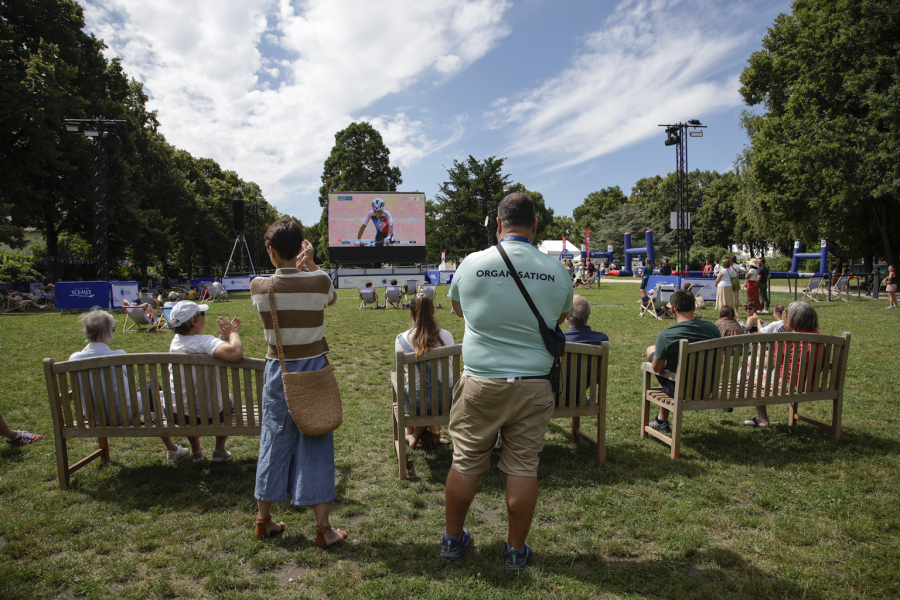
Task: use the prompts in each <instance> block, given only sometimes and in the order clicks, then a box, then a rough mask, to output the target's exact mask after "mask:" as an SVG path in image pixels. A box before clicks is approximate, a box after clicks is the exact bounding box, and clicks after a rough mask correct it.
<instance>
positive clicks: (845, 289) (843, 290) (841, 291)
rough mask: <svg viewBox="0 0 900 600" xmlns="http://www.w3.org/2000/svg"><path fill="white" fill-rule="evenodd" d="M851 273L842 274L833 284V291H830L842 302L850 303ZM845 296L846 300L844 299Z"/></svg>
mask: <svg viewBox="0 0 900 600" xmlns="http://www.w3.org/2000/svg"><path fill="white" fill-rule="evenodd" d="M851 276H852V273H844V274H843V275H841V278H840V279H838V280H837V283H836V284H834V289H833V290H832V291H833V292H834V293H836V294H837V297H838V298H840V299H841V300H843V301H844V302H850V277H851ZM844 296H846V298H845V297H844Z"/></svg>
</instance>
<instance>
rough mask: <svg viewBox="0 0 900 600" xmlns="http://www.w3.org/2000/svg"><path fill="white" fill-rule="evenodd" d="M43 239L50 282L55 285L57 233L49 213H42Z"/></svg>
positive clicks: (57, 254) (58, 265) (56, 274)
mask: <svg viewBox="0 0 900 600" xmlns="http://www.w3.org/2000/svg"><path fill="white" fill-rule="evenodd" d="M44 239H45V240H46V241H47V256H48V257H50V281H52V282H53V283H56V280H57V279H58V278H59V274H60V268H59V267H60V263H59V232H58V231H57V230H56V226H55V225H54V224H53V215H51V214H50V212H49V211H45V212H44Z"/></svg>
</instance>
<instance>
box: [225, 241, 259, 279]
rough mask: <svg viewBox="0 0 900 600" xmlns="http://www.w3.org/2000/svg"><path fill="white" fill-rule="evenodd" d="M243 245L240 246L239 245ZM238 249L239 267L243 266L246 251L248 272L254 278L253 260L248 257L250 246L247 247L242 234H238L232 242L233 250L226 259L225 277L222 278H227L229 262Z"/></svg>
mask: <svg viewBox="0 0 900 600" xmlns="http://www.w3.org/2000/svg"><path fill="white" fill-rule="evenodd" d="M242 243H243V244H244V245H243V246H241V244H242ZM238 248H240V251H241V263H240V264H241V265H243V264H244V250H246V251H247V260H248V261H250V271H251V272H252V273H253V276H254V277H256V269H255V268H253V258H252V257H251V256H250V246H248V245H247V238H246V237H244V234H243V233H239V234H238V236H237V238H236V239H235V240H234V248H232V249H231V256H230V257H229V258H228V266H226V267H225V275H223V277H228V271H229V269H231V261H232V260H233V259H234V253H235V251H237V250H238Z"/></svg>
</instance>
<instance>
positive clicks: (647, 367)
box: [641, 362, 675, 381]
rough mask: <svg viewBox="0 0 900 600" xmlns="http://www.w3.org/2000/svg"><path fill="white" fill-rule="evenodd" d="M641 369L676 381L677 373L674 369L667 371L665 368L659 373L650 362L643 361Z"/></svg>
mask: <svg viewBox="0 0 900 600" xmlns="http://www.w3.org/2000/svg"><path fill="white" fill-rule="evenodd" d="M641 371H645V372H647V373H652V374H653V375H659V376H660V377H662V378H663V379H671V380H672V381H675V373H673V372H672V371H666V370H665V369H663V370H662V371H660V372H659V373H657V372H656V371H654V370H653V365H652V364H651V363H649V362H643V363H641Z"/></svg>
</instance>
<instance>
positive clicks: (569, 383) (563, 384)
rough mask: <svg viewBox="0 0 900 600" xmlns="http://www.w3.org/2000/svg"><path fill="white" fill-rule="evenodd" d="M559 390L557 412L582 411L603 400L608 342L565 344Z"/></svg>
mask: <svg viewBox="0 0 900 600" xmlns="http://www.w3.org/2000/svg"><path fill="white" fill-rule="evenodd" d="M560 368H561V370H562V372H561V373H560V390H559V398H558V399H557V400H556V412H557V416H560V413H567V412H573V413H581V412H583V411H585V410H594V409H596V407H597V406H598V405H599V406H602V405H604V404H605V403H606V375H607V369H608V368H609V342H603V343H602V344H600V345H599V346H595V345H593V344H574V343H571V342H568V343H566V353H565V354H563V356H562V358H561V359H560Z"/></svg>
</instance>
